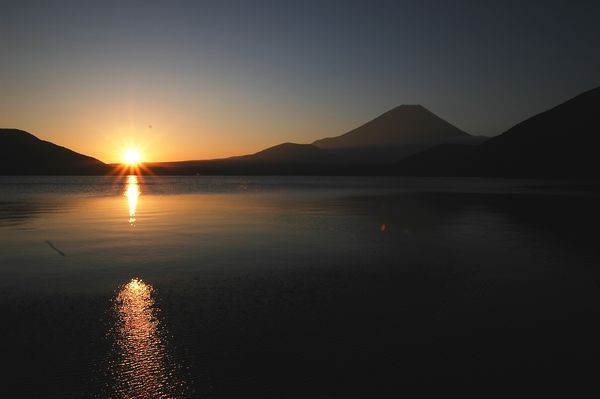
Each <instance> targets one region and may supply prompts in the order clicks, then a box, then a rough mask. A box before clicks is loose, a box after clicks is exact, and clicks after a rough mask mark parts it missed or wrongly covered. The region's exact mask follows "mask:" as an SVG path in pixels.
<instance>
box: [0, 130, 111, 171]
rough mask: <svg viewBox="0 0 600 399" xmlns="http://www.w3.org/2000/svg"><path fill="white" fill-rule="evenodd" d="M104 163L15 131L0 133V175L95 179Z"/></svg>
mask: <svg viewBox="0 0 600 399" xmlns="http://www.w3.org/2000/svg"><path fill="white" fill-rule="evenodd" d="M109 170H110V167H109V166H108V165H106V164H105V163H103V162H101V161H99V160H97V159H95V158H92V157H88V156H87V155H83V154H79V153H77V152H75V151H71V150H69V149H68V148H65V147H60V146H58V145H56V144H53V143H50V142H48V141H43V140H40V139H38V138H37V137H35V136H34V135H32V134H30V133H27V132H24V131H22V130H18V129H0V174H2V175H71V174H73V175H98V174H106V173H108V172H109Z"/></svg>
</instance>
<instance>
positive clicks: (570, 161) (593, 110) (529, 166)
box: [475, 87, 600, 177]
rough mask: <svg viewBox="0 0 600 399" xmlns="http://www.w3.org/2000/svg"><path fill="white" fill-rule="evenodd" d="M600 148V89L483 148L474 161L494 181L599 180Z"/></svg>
mask: <svg viewBox="0 0 600 399" xmlns="http://www.w3.org/2000/svg"><path fill="white" fill-rule="evenodd" d="M599 144H600V87H598V88H595V89H593V90H590V91H587V92H584V93H582V94H580V95H578V96H576V97H574V98H572V99H570V100H568V101H567V102H564V103H562V104H560V105H558V106H556V107H554V108H552V109H549V110H548V111H545V112H542V113H540V114H538V115H535V116H533V117H531V118H529V119H527V120H525V121H523V122H521V123H519V124H517V125H515V126H514V127H512V128H510V129H509V130H507V131H506V132H505V133H503V134H501V135H499V136H496V137H494V138H492V139H490V140H489V141H487V142H485V143H483V144H482V145H481V146H480V148H479V149H478V151H477V154H476V159H475V161H476V162H477V164H478V165H480V167H481V168H482V170H483V172H484V173H485V174H486V175H491V176H548V177H571V176H582V177H583V176H600V168H599V167H598V145H599Z"/></svg>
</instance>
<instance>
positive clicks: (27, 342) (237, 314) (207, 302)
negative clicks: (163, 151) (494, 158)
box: [0, 176, 600, 398]
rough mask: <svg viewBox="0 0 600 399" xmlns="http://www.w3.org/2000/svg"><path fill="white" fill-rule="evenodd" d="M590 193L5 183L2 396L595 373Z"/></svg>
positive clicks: (369, 181) (343, 392) (228, 390)
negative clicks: (4, 392)
mask: <svg viewBox="0 0 600 399" xmlns="http://www.w3.org/2000/svg"><path fill="white" fill-rule="evenodd" d="M595 188H596V186H593V185H592V186H589V185H578V186H574V187H566V186H564V185H561V184H558V183H554V184H548V182H536V181H524V180H521V181H510V180H482V179H409V178H351V177H327V178H325V177H323V178H318V177H286V178H282V177H227V178H224V177H135V176H130V177H127V176H125V177H0V311H1V312H2V313H1V314H2V323H1V326H0V348H1V349H2V353H3V363H4V371H3V375H2V377H3V380H4V381H3V386H4V387H6V389H7V392H15V394H13V397H61V398H67V397H93V398H108V397H111V398H178V397H182V398H185V397H242V396H245V397H263V398H264V397H277V398H284V397H347V396H363V397H369V396H372V395H374V394H377V393H384V392H386V393H388V392H392V393H398V392H401V391H402V389H403V388H404V387H406V386H410V385H423V386H429V387H431V386H439V385H440V384H448V383H452V384H454V383H461V384H477V383H485V384H488V386H491V385H490V384H497V383H499V382H501V383H502V384H504V385H511V384H513V383H529V384H533V385H535V384H538V383H541V382H546V383H547V382H548V381H563V382H568V383H573V382H577V383H578V384H580V385H581V384H585V383H589V382H592V381H593V380H594V378H595V377H596V375H597V373H598V371H600V370H599V367H598V366H597V361H596V359H597V357H598V355H599V354H600V340H598V336H599V335H600V327H599V326H598V320H599V316H600V311H599V310H598V304H599V303H600V271H599V270H598V267H599V266H600V262H599V260H600V253H599V250H598V233H597V230H598V226H599V222H600V215H599V212H598V210H597V208H598V203H599V201H598V199H599V194H600V192H599V191H598V190H596V189H595Z"/></svg>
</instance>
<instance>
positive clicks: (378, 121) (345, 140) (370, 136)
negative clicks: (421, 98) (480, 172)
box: [313, 105, 469, 149]
mask: <svg viewBox="0 0 600 399" xmlns="http://www.w3.org/2000/svg"><path fill="white" fill-rule="evenodd" d="M468 136H469V135H468V134H467V133H465V132H463V131H462V130H460V129H458V128H457V127H455V126H453V125H451V124H450V123H448V122H446V121H445V120H443V119H442V118H440V117H438V116H437V115H435V114H433V113H432V112H430V111H429V110H427V109H426V108H424V107H423V106H421V105H400V106H399V107H396V108H394V109H392V110H390V111H388V112H386V113H384V114H382V115H380V116H378V117H377V118H375V119H373V120H371V121H369V122H367V123H365V124H364V125H362V126H359V127H357V128H356V129H353V130H351V131H349V132H348V133H346V134H343V135H341V136H337V137H329V138H325V139H321V140H317V141H315V142H314V143H313V145H315V146H317V147H319V148H322V149H353V148H370V147H390V146H392V147H399V146H409V145H410V146H413V145H421V144H430V143H434V144H439V143H441V142H444V141H445V140H448V139H452V138H455V137H468Z"/></svg>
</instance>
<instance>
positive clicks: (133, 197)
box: [125, 176, 141, 226]
mask: <svg viewBox="0 0 600 399" xmlns="http://www.w3.org/2000/svg"><path fill="white" fill-rule="evenodd" d="M140 194H141V191H140V184H139V182H138V177H137V176H128V177H127V185H126V186H125V196H126V197H127V202H128V203H129V224H130V225H132V226H133V225H135V212H136V209H137V203H138V198H139V196H140Z"/></svg>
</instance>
